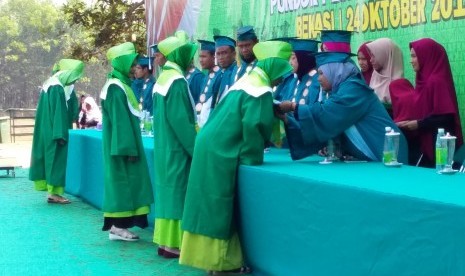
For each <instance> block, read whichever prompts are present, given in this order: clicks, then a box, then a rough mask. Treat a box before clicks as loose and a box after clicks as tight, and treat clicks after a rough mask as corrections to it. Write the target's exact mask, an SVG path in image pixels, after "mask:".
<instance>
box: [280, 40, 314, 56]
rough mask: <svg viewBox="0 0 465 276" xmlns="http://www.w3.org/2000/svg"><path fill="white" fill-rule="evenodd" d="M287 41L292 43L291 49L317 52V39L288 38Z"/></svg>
mask: <svg viewBox="0 0 465 276" xmlns="http://www.w3.org/2000/svg"><path fill="white" fill-rule="evenodd" d="M287 42H289V43H290V44H291V45H292V50H293V51H307V52H312V53H316V52H318V43H320V42H319V41H317V40H313V39H295V38H294V39H289V40H288V41H287Z"/></svg>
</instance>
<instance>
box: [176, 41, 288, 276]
mask: <svg viewBox="0 0 465 276" xmlns="http://www.w3.org/2000/svg"><path fill="white" fill-rule="evenodd" d="M253 51H254V53H255V55H256V56H257V59H258V62H257V65H256V67H255V68H254V69H253V70H252V71H251V72H250V73H249V74H248V75H246V76H244V77H243V78H241V79H239V81H238V82H236V83H235V84H234V85H233V86H232V87H231V89H229V91H228V93H227V94H226V95H225V96H224V99H223V100H222V101H221V102H220V103H219V104H218V106H217V107H216V109H215V111H214V112H213V113H212V114H211V116H210V118H209V120H208V121H207V123H206V124H205V126H204V127H203V128H202V129H201V130H200V132H199V134H198V136H197V140H196V142H195V151H194V157H193V160H192V167H191V173H190V175H189V184H188V186H187V193H186V200H185V204H184V215H183V218H182V229H183V230H184V231H185V232H184V234H183V242H182V249H181V257H180V263H181V264H184V265H189V266H193V267H197V268H201V269H206V270H209V271H213V272H227V273H244V272H249V271H250V269H249V268H247V267H244V266H243V265H244V263H243V262H244V261H243V257H242V250H241V244H240V241H239V237H238V234H237V228H236V227H237V225H236V218H235V217H236V215H237V214H236V213H235V210H236V209H235V207H234V201H235V200H234V198H235V196H236V194H235V190H236V173H237V169H238V166H239V165H240V164H245V165H260V164H262V163H263V150H264V147H265V141H267V140H268V139H269V138H270V135H271V131H272V125H273V121H274V114H273V97H272V93H271V91H272V88H271V87H273V86H274V85H276V83H277V82H279V81H281V79H282V76H283V75H284V74H286V73H288V72H290V71H291V69H292V68H291V66H290V65H289V62H288V60H289V57H290V55H291V51H292V49H291V45H290V44H288V43H286V42H281V41H267V42H261V43H258V44H257V45H255V46H254V49H253ZM212 141H213V142H212Z"/></svg>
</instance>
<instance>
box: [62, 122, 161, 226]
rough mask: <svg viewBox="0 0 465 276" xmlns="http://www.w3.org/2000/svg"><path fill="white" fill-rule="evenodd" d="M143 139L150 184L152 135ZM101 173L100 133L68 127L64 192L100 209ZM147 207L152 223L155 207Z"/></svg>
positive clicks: (151, 173) (101, 149) (101, 201)
mask: <svg viewBox="0 0 465 276" xmlns="http://www.w3.org/2000/svg"><path fill="white" fill-rule="evenodd" d="M142 142H143V144H144V149H145V156H146V158H147V164H148V166H149V172H150V178H151V179H152V185H153V137H145V136H143V137H142ZM103 173H104V171H103V145H102V132H101V131H98V130H94V129H85V130H70V132H69V146H68V162H67V167H66V186H65V191H66V192H67V193H69V194H72V195H75V196H78V197H80V198H82V199H83V200H84V201H86V202H88V203H89V204H91V205H92V206H94V207H96V208H98V209H99V210H101V209H102V204H103ZM150 209H151V212H150V214H149V216H148V219H149V224H150V225H151V226H153V223H154V220H155V216H154V212H153V210H155V206H154V205H153V204H152V206H150ZM102 223H103V214H102Z"/></svg>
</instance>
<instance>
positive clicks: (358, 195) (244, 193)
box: [238, 149, 465, 276]
mask: <svg viewBox="0 0 465 276" xmlns="http://www.w3.org/2000/svg"><path fill="white" fill-rule="evenodd" d="M320 160H321V158H318V157H312V158H308V159H305V160H302V161H297V162H292V161H290V157H289V154H288V152H286V151H284V150H273V149H272V150H271V152H270V153H267V154H266V155H265V164H264V165H263V166H256V167H250V166H242V167H241V168H240V170H239V186H238V193H239V207H240V208H239V210H240V216H239V217H240V223H241V234H242V236H241V237H242V241H243V246H244V249H245V250H244V251H245V254H246V255H247V259H248V261H249V262H250V264H251V266H252V267H253V268H254V269H255V272H256V273H255V274H256V275H312V276H313V275H321V276H333V275H335V276H336V275H344V276H348V275H353V276H365V275H377V276H378V275H386V276H394V275H396V276H398V275H422V276H425V275H428V276H429V275H431V276H439V275H451V276H452V275H454V276H459V275H462V276H463V275H465V174H455V175H439V174H437V173H436V172H435V170H432V169H424V168H417V167H409V166H402V167H400V168H388V167H385V166H384V165H382V164H381V163H351V164H347V163H341V162H339V163H333V164H330V165H322V164H319V162H318V161H320Z"/></svg>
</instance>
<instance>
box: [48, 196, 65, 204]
mask: <svg viewBox="0 0 465 276" xmlns="http://www.w3.org/2000/svg"><path fill="white" fill-rule="evenodd" d="M47 202H48V203H56V204H69V203H71V201H69V199H67V198H65V197H62V196H60V195H49V196H48V197H47Z"/></svg>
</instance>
